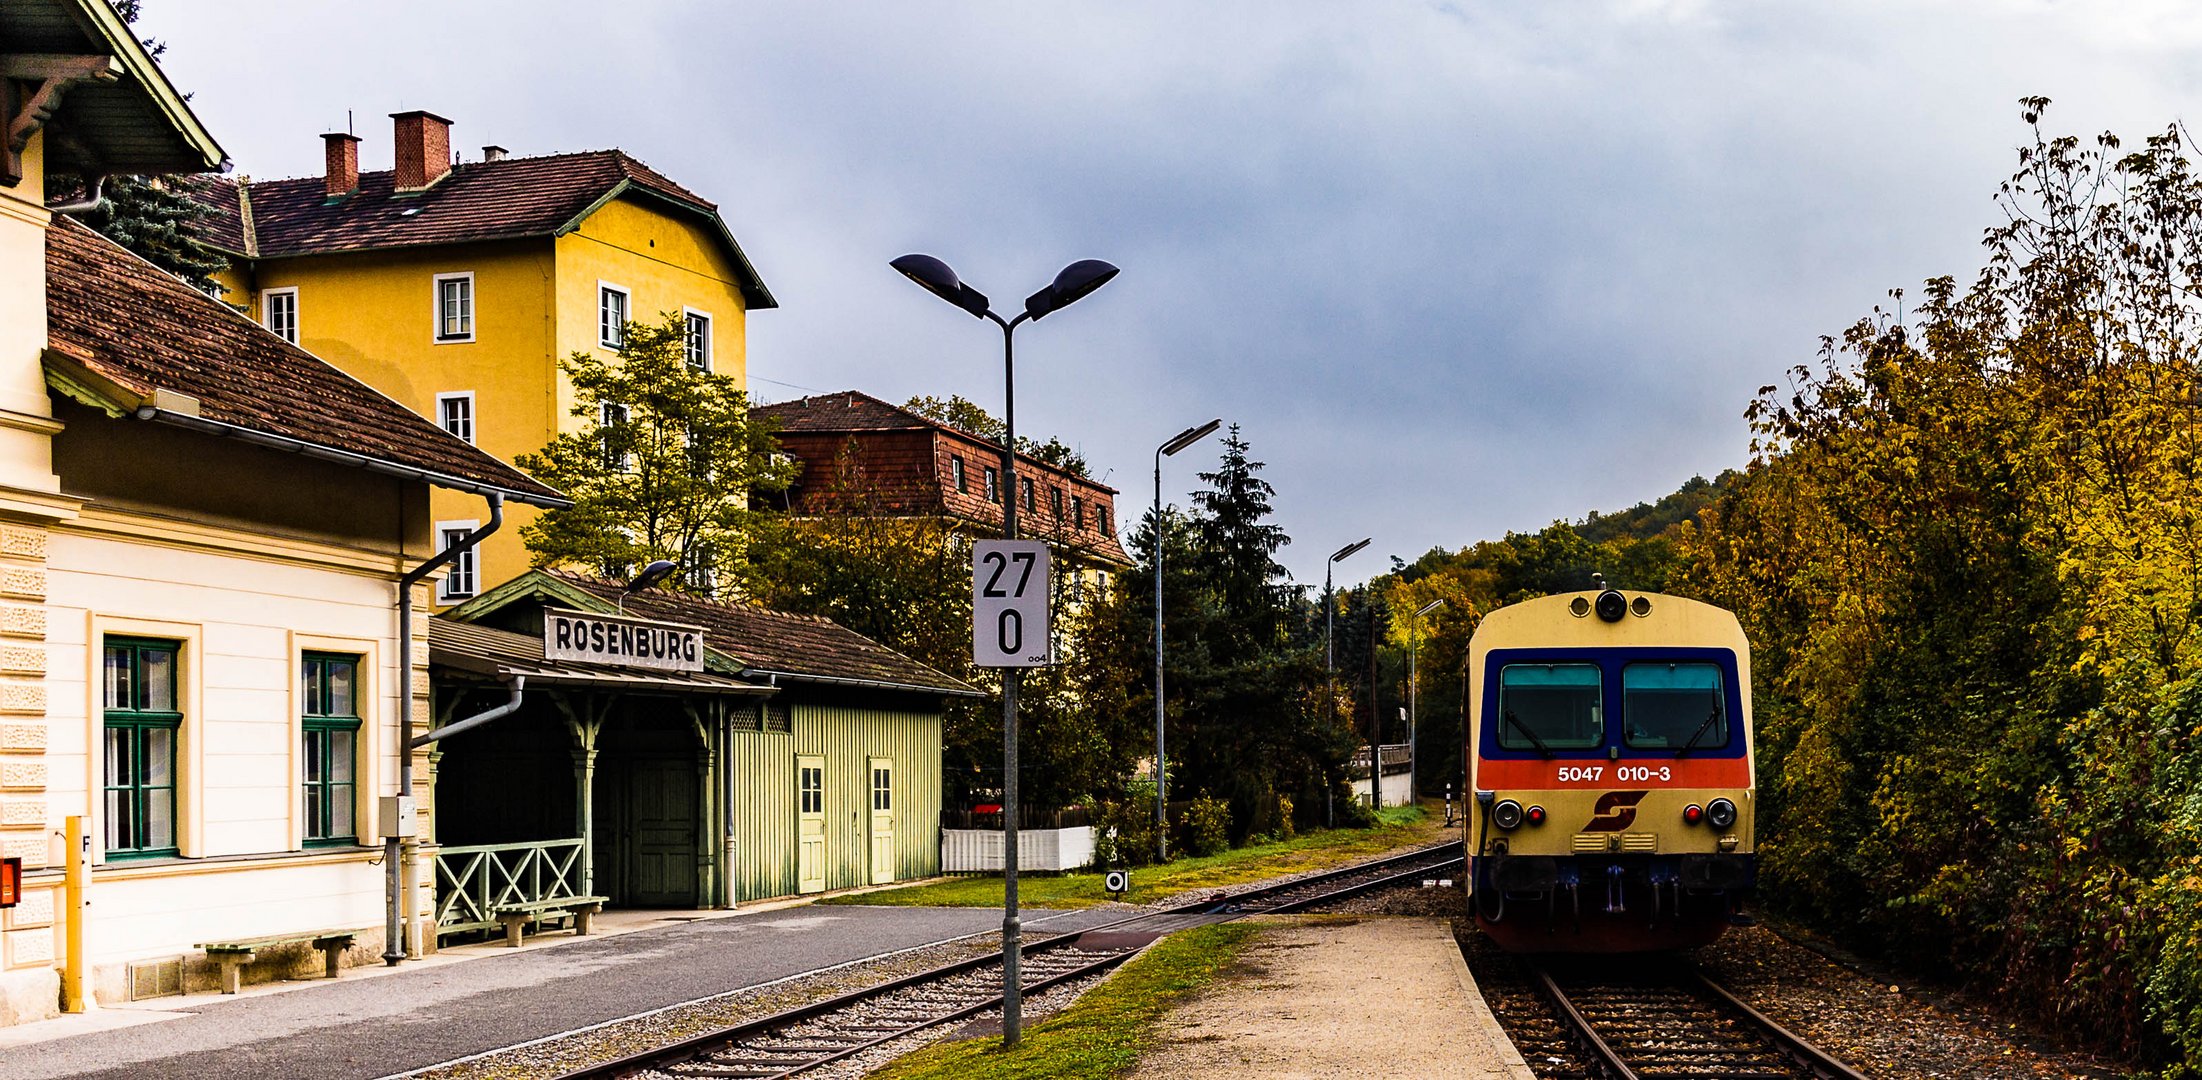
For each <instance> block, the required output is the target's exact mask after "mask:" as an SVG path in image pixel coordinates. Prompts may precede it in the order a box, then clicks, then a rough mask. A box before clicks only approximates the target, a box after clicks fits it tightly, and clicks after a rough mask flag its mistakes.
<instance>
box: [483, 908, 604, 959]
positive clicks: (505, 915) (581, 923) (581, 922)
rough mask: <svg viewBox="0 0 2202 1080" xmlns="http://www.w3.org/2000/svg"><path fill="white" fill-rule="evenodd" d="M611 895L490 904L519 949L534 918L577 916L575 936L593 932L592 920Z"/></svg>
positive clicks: (511, 942)
mask: <svg viewBox="0 0 2202 1080" xmlns="http://www.w3.org/2000/svg"><path fill="white" fill-rule="evenodd" d="M609 899H611V898H610V897H606V896H554V897H549V898H547V899H543V900H525V901H520V902H517V903H510V904H498V905H496V906H494V907H492V908H490V909H489V910H490V914H492V915H494V916H496V917H497V922H498V924H499V925H501V926H503V927H504V928H505V944H506V945H507V946H508V947H511V948H514V949H517V948H519V947H520V935H521V933H522V932H523V931H524V930H526V928H527V925H528V924H529V923H531V922H540V921H542V920H544V919H563V918H565V917H566V916H569V915H571V916H573V933H574V936H575V937H587V936H588V935H589V921H590V920H591V919H593V918H595V916H596V913H597V912H598V911H599V910H601V909H602V908H603V907H604V902H605V901H606V900H609Z"/></svg>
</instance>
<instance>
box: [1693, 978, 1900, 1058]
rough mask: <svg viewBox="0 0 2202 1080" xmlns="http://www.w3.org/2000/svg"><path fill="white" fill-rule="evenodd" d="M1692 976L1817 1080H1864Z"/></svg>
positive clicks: (1709, 981) (1715, 985)
mask: <svg viewBox="0 0 2202 1080" xmlns="http://www.w3.org/2000/svg"><path fill="white" fill-rule="evenodd" d="M1693 974H1694V975H1695V976H1696V978H1697V981H1698V985H1699V986H1700V987H1702V988H1703V989H1705V990H1707V991H1709V992H1710V993H1712V995H1713V996H1714V997H1716V998H1719V999H1720V1000H1721V1001H1724V1002H1726V1003H1727V1004H1728V1005H1729V1007H1731V1008H1733V1009H1735V1010H1736V1011H1737V1012H1740V1013H1742V1014H1743V1015H1745V1016H1748V1017H1750V1018H1751V1022H1752V1023H1753V1024H1756V1025H1758V1027H1759V1028H1760V1030H1761V1031H1763V1032H1764V1033H1765V1034H1767V1035H1771V1036H1773V1039H1774V1042H1775V1043H1776V1044H1777V1045H1779V1046H1780V1047H1781V1048H1782V1050H1783V1052H1785V1053H1787V1054H1788V1055H1789V1056H1790V1057H1791V1058H1793V1059H1795V1061H1796V1062H1797V1064H1799V1065H1802V1066H1804V1067H1805V1068H1806V1069H1809V1070H1811V1072H1812V1074H1813V1075H1814V1076H1817V1077H1819V1078H1820V1080H1866V1078H1865V1076H1864V1074H1862V1073H1860V1072H1858V1070H1856V1069H1853V1068H1851V1067H1850V1066H1848V1065H1845V1064H1843V1063H1842V1062H1840V1061H1837V1060H1835V1059H1834V1058H1833V1057H1831V1056H1829V1055H1828V1053H1827V1051H1825V1050H1822V1049H1820V1048H1819V1047H1817V1046H1814V1045H1812V1044H1811V1043H1810V1042H1808V1041H1806V1040H1805V1038H1804V1037H1803V1036H1801V1035H1798V1034H1797V1033H1795V1032H1793V1031H1791V1030H1789V1029H1788V1028H1785V1027H1783V1026H1781V1025H1780V1024H1777V1023H1775V1022H1774V1021H1773V1020H1772V1018H1770V1017H1768V1016H1767V1015H1766V1014H1765V1013H1762V1012H1760V1011H1758V1010H1757V1009H1754V1008H1752V1007H1751V1006H1749V1005H1747V1004H1744V1001H1743V999H1742V998H1739V997H1737V996H1736V995H1735V994H1733V993H1730V992H1729V990H1728V988H1727V987H1725V986H1722V985H1720V984H1719V983H1717V982H1714V981H1713V980H1712V979H1711V978H1708V977H1707V976H1706V975H1705V973H1703V972H1695V973H1693Z"/></svg>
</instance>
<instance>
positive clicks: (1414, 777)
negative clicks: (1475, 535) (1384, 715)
mask: <svg viewBox="0 0 2202 1080" xmlns="http://www.w3.org/2000/svg"><path fill="white" fill-rule="evenodd" d="M1444 606H1445V601H1444V600H1442V599H1440V600H1432V601H1430V602H1429V603H1427V604H1424V605H1422V606H1421V607H1418V608H1416V609H1415V610H1414V618H1413V619H1412V620H1410V621H1409V622H1408V624H1407V627H1408V640H1409V642H1410V644H1409V645H1408V646H1407V804H1408V805H1409V806H1412V805H1415V804H1416V803H1418V802H1420V801H1421V799H1422V792H1421V790H1420V789H1419V785H1420V784H1421V782H1422V774H1420V773H1418V772H1416V771H1415V769H1416V762H1415V753H1416V752H1417V750H1418V749H1419V747H1420V744H1418V743H1417V742H1416V741H1415V730H1414V725H1415V720H1416V718H1417V717H1419V716H1420V715H1421V714H1420V713H1418V712H1416V711H1415V706H1416V692H1417V691H1418V690H1419V689H1420V688H1421V684H1420V683H1419V682H1417V681H1416V680H1417V674H1418V673H1417V670H1416V668H1417V663H1418V662H1419V661H1420V659H1421V656H1422V617H1423V616H1424V615H1428V614H1429V613H1431V612H1433V611H1436V610H1437V609H1439V608H1441V607H1444Z"/></svg>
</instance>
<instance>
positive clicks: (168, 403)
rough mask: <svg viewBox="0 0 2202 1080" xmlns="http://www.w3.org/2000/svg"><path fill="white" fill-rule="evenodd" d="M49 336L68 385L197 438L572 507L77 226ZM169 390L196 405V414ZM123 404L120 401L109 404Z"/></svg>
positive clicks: (66, 232) (54, 292) (50, 241)
mask: <svg viewBox="0 0 2202 1080" xmlns="http://www.w3.org/2000/svg"><path fill="white" fill-rule="evenodd" d="M46 317H47V322H48V325H47V338H48V341H49V342H50V343H51V345H52V347H53V350H54V351H55V352H57V353H60V354H61V355H62V356H64V357H66V360H55V359H53V358H49V359H48V361H47V362H48V364H49V365H56V364H59V365H62V366H63V367H68V366H72V365H73V366H74V368H75V369H76V370H68V371H57V372H56V374H58V375H60V376H61V377H63V378H64V380H65V381H67V382H69V383H71V384H72V385H74V386H76V387H77V388H78V389H79V390H80V391H85V392H89V389H88V387H87V384H106V386H104V387H100V388H99V389H101V390H107V391H110V392H109V393H106V394H105V395H104V396H103V397H102V399H101V401H100V402H99V403H100V404H102V405H104V406H107V407H110V408H113V409H119V410H121V411H135V410H137V409H138V408H140V407H141V406H149V407H152V408H157V409H163V410H165V411H163V412H161V413H159V414H158V415H159V418H160V419H163V420H167V421H170V422H173V423H178V424H181V425H182V426H185V427H194V426H196V427H201V428H213V427H217V426H219V427H226V428H232V429H243V430H244V431H247V432H254V433H258V434H260V435H272V436H275V437H277V439H279V440H288V441H292V442H295V443H302V444H306V446H310V447H314V448H317V449H319V450H322V451H326V452H327V454H328V455H334V456H337V457H338V459H339V460H354V461H357V460H359V459H366V460H365V462H363V463H367V464H372V465H376V466H381V467H384V468H386V469H394V470H396V471H399V472H404V473H409V474H410V473H416V472H417V473H420V474H427V475H424V476H423V477H422V479H424V480H426V481H427V482H429V483H433V484H437V485H439V486H443V487H454V488H459V489H461V490H481V491H497V492H502V493H504V494H506V495H509V496H511V497H513V498H516V499H519V500H521V501H524V502H530V503H535V504H537V505H551V506H558V505H564V500H563V499H561V498H560V497H559V494H558V493H557V492H556V491H553V490H551V489H550V488H548V487H545V486H543V485H542V484H540V483H537V482H536V481H535V480H533V479H531V478H529V477H528V476H527V475H526V474H525V473H522V472H520V471H519V470H517V469H514V468H513V467H512V466H510V465H507V464H505V463H504V462H502V461H499V460H497V459H496V458H494V457H491V456H490V455H488V454H485V453H483V452H482V451H480V450H477V449H475V448H474V447H473V445H471V444H469V443H467V442H466V441H465V440H463V439H460V438H459V437H457V436H455V435H453V434H451V433H450V432H448V431H445V430H444V429H443V428H441V427H438V426H437V425H435V424H433V423H431V422H429V421H428V419H427V418H425V417H423V416H421V415H420V414H418V413H415V412H413V411H412V410H410V409H407V408H406V407H405V406H403V405H400V404H398V403H397V402H395V401H392V400H391V399H389V398H387V397H384V396H383V395H381V394H380V393H377V392H376V391H375V390H373V389H372V388H370V387H369V386H367V384H365V383H362V382H360V381H359V380H357V379H354V378H352V377H351V376H349V375H346V374H344V373H343V372H341V371H338V370H337V369H336V368H334V367H332V366H330V365H329V364H327V363H325V362H323V361H322V360H320V359H319V358H317V357H315V356H314V355H313V354H311V353H308V352H306V351H305V350H303V349H300V348H298V347H297V346H295V345H292V344H290V343H289V342H286V341H284V340H283V339H281V338H279V337H276V336H275V335H274V334H271V333H269V332H268V331H267V330H266V329H264V328H262V327H261V326H259V325H258V324H256V323H254V322H252V321H251V320H249V319H246V318H245V317H244V316H242V315H239V314H237V313H236V312H235V311H233V310H231V309H230V308H229V307H228V306H227V305H225V304H223V303H222V302H221V301H218V300H215V299H214V298H212V297H210V296H207V295H206V294H204V293H201V292H199V291H197V290H195V289H193V288H191V287H190V286H188V285H185V284H184V283H183V282H182V281H179V280H177V279H176V278H175V277H173V276H171V275H169V274H167V273H165V272H163V271H162V270H160V269H159V268H157V267H155V266H154V265H153V264H151V263H148V262H146V261H145V260H143V259H140V258H138V257H137V256H135V255H133V254H131V253H130V252H128V251H126V250H124V249H123V248H121V247H119V246H117V245H116V244H115V243H114V242H113V241H110V240H108V239H107V238H106V237H103V236H101V235H99V234H98V233H95V232H93V231H92V230H91V229H89V228H86V227H85V226H83V225H82V224H79V223H78V222H76V221H75V220H73V219H70V218H67V217H56V218H55V219H54V221H53V224H52V225H51V226H50V227H49V228H48V229H47V230H46ZM156 391H167V392H168V393H169V394H181V395H185V396H187V397H189V398H192V399H195V400H196V412H195V413H194V412H192V411H190V406H188V405H186V404H185V403H183V402H178V401H175V400H174V399H166V400H162V399H158V398H157V397H156ZM110 399H112V400H110Z"/></svg>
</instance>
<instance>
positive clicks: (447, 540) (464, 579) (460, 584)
mask: <svg viewBox="0 0 2202 1080" xmlns="http://www.w3.org/2000/svg"><path fill="white" fill-rule="evenodd" d="M481 524H482V523H481V522H479V521H439V522H437V523H436V550H437V551H439V552H440V551H449V550H450V549H451V548H453V547H455V546H457V545H458V543H459V541H461V540H464V539H466V538H467V537H468V536H470V535H472V534H473V532H474V530H475V529H477V528H479V527H480V526H481ZM477 554H479V549H477V548H468V549H466V550H465V551H462V552H460V553H459V557H458V558H456V559H453V560H451V563H450V564H449V565H448V566H446V567H445V568H444V575H443V587H442V588H440V589H438V590H437V592H436V598H437V599H439V600H464V599H466V598H467V597H469V596H472V595H474V557H475V555H477Z"/></svg>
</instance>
